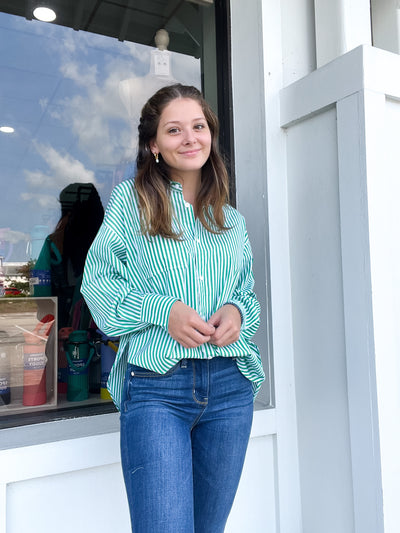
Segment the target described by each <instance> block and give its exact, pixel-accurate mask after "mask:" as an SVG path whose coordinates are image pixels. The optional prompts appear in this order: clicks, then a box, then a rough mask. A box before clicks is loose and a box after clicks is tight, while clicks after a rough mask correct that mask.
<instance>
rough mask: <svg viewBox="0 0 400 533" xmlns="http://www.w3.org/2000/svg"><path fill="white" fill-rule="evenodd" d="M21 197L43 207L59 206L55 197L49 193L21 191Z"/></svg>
mask: <svg viewBox="0 0 400 533" xmlns="http://www.w3.org/2000/svg"><path fill="white" fill-rule="evenodd" d="M21 199H22V200H24V201H25V202H34V204H36V205H39V206H40V207H43V208H44V209H57V208H58V207H59V201H58V200H57V198H56V197H55V196H54V195H53V196H51V195H50V194H42V193H37V192H23V193H21Z"/></svg>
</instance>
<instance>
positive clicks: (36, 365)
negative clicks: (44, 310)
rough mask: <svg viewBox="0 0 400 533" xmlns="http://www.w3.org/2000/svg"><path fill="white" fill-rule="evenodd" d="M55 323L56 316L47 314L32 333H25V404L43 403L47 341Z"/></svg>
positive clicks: (44, 399)
mask: <svg viewBox="0 0 400 533" xmlns="http://www.w3.org/2000/svg"><path fill="white" fill-rule="evenodd" d="M53 324H54V316H53V315H46V316H45V317H43V318H42V319H41V321H40V322H39V323H38V325H37V326H36V327H35V329H34V330H33V331H32V333H24V337H25V344H24V388H23V396H22V404H23V405H27V406H30V405H43V404H44V403H46V401H47V391H46V364H47V356H46V351H45V350H46V342H47V338H48V336H49V333H50V330H51V328H52V326H53Z"/></svg>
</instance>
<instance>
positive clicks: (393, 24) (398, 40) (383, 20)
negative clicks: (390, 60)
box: [371, 0, 400, 54]
mask: <svg viewBox="0 0 400 533" xmlns="http://www.w3.org/2000/svg"><path fill="white" fill-rule="evenodd" d="M371 12H372V36H373V45H374V46H376V47H377V48H383V49H384V50H388V51H389V52H394V53H395V54H400V2H399V0H371Z"/></svg>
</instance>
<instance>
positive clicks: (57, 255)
mask: <svg viewBox="0 0 400 533" xmlns="http://www.w3.org/2000/svg"><path fill="white" fill-rule="evenodd" d="M59 201H60V206H61V217H60V219H59V221H58V223H57V225H56V228H55V230H54V232H53V233H52V234H51V235H48V236H47V237H46V240H45V242H44V244H43V247H42V249H41V252H40V254H39V257H38V259H37V261H36V263H35V266H34V272H36V273H38V274H39V275H40V273H43V272H46V275H47V276H49V277H50V279H49V282H50V283H48V284H47V285H41V284H36V285H34V292H33V295H34V296H57V298H58V328H59V329H61V328H63V327H68V326H71V325H72V321H73V316H72V315H73V310H74V304H75V303H76V301H77V300H79V298H80V285H81V281H82V273H83V267H84V263H85V259H86V254H87V252H88V250H89V247H90V245H91V243H92V241H93V239H94V237H95V235H96V233H97V231H98V229H99V227H100V225H101V223H102V221H103V217H104V208H103V205H102V203H101V200H100V196H99V194H98V192H97V189H96V187H95V186H94V185H93V184H92V183H71V184H70V185H67V186H66V187H65V188H64V189H63V190H62V191H61V193H60V199H59ZM88 320H89V319H88ZM84 329H86V328H84Z"/></svg>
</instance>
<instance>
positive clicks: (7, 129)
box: [0, 126, 14, 133]
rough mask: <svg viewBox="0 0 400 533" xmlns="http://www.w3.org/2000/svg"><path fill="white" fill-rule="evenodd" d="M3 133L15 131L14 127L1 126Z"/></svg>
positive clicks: (0, 129)
mask: <svg viewBox="0 0 400 533" xmlns="http://www.w3.org/2000/svg"><path fill="white" fill-rule="evenodd" d="M0 131H1V133H14V128H12V127H11V126H0Z"/></svg>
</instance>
